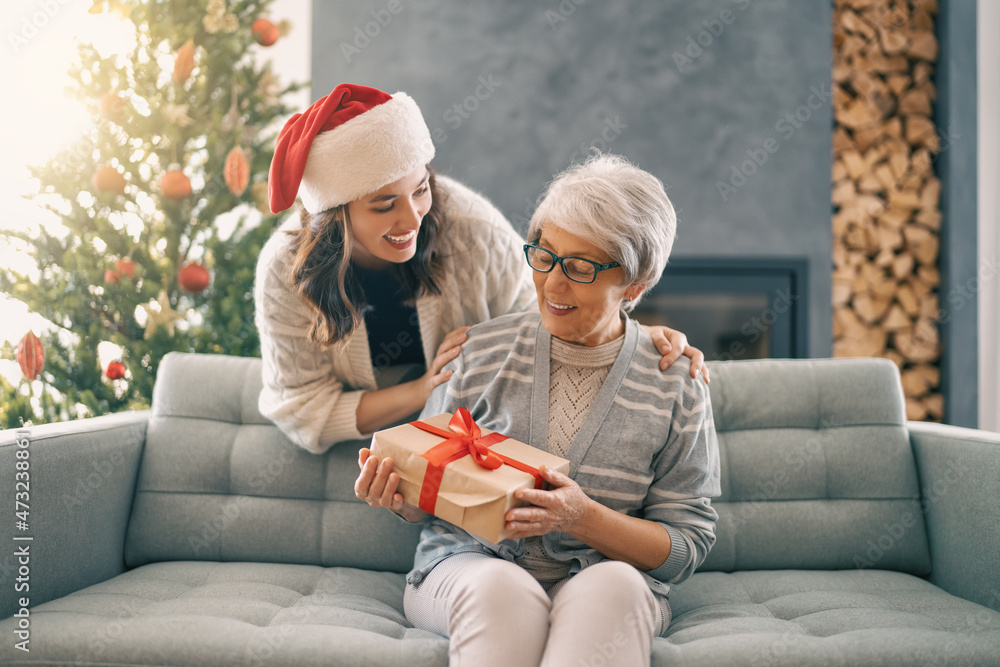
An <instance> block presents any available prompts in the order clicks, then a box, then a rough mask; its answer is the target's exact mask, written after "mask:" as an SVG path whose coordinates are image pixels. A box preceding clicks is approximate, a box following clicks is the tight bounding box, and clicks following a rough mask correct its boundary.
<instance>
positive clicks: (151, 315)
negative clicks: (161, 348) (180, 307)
mask: <svg viewBox="0 0 1000 667" xmlns="http://www.w3.org/2000/svg"><path fill="white" fill-rule="evenodd" d="M154 306H155V307H154ZM140 308H142V309H143V310H144V311H146V333H145V334H144V335H143V338H145V339H146V340H148V339H150V338H152V337H153V335H154V334H155V333H156V330H157V328H159V327H163V328H164V329H166V331H167V334H169V335H170V336H173V335H174V325H175V324H176V323H177V322H179V321H181V320H183V319H184V316H183V315H181V314H180V313H178V312H177V311H176V310H174V309H173V308H171V307H170V298H169V297H168V296H167V291H166V290H160V296H159V298H158V299H157V300H156V301H151V302H150V303H147V304H143V305H142V306H140Z"/></svg>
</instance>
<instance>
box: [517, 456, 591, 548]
mask: <svg viewBox="0 0 1000 667" xmlns="http://www.w3.org/2000/svg"><path fill="white" fill-rule="evenodd" d="M538 471H539V472H540V473H541V474H542V478H543V479H544V480H545V481H546V482H548V483H549V485H550V486H551V488H550V489H549V490H547V491H543V490H541V489H518V490H517V491H516V492H515V493H514V497H515V498H518V499H519V500H524V501H527V502H529V503H531V505H532V506H531V507H518V508H515V509H512V510H510V511H509V512H507V516H506V519H507V525H506V528H507V530H509V531H511V533H510V534H509V535H508V537H509V538H510V539H515V540H516V539H520V538H522V537H532V536H533V535H544V534H546V533H551V532H553V531H561V532H564V533H572V532H573V531H574V528H575V527H576V526H577V525H578V524H579V523H580V522H581V521H584V520H585V519H586V517H587V514H588V513H589V512H590V511H591V510H592V509H593V508H594V505H595V504H596V501H594V500H592V499H591V498H590V497H589V496H587V494H586V493H584V492H583V489H581V488H580V485H579V484H577V483H576V482H574V481H573V480H572V479H570V478H569V477H567V476H566V475H564V474H562V473H561V472H557V471H555V470H550V469H549V468H548V467H547V466H544V465H543V466H541V467H540V468H539V469H538Z"/></svg>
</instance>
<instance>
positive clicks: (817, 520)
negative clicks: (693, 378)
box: [701, 359, 930, 575]
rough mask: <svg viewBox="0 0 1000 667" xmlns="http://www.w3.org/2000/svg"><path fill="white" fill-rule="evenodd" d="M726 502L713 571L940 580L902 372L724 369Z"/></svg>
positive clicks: (757, 364) (759, 366)
mask: <svg viewBox="0 0 1000 667" xmlns="http://www.w3.org/2000/svg"><path fill="white" fill-rule="evenodd" d="M710 368H711V377H712V383H711V385H710V386H709V389H710V392H711V395H712V410H713V413H714V416H715V427H716V430H717V432H718V435H719V449H720V459H721V466H722V496H721V497H720V498H718V499H717V500H716V501H714V502H713V505H714V506H715V507H716V509H717V511H718V512H719V523H718V525H717V530H716V534H717V541H716V543H715V546H714V547H713V549H712V551H711V552H710V553H709V556H708V559H707V560H706V561H705V563H704V565H703V566H702V568H701V569H702V570H722V571H733V570H757V569H782V568H794V569H824V570H826V569H850V568H878V569H888V570H899V571H903V572H910V573H912V574H918V575H922V574H927V573H928V572H930V555H929V550H928V543H927V534H926V530H925V525H924V515H923V512H922V511H921V509H922V505H921V503H920V487H919V483H918V478H917V469H916V463H915V460H914V456H913V452H912V449H911V446H910V440H909V435H908V433H907V430H906V415H905V410H904V403H903V392H902V387H901V384H900V381H899V371H898V369H897V368H896V366H895V365H894V364H893V363H892V362H891V361H888V360H885V359H819V360H806V359H803V360H762V361H729V362H712V363H711V365H710Z"/></svg>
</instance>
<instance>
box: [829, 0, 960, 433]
mask: <svg viewBox="0 0 1000 667" xmlns="http://www.w3.org/2000/svg"><path fill="white" fill-rule="evenodd" d="M936 13H937V2H936V0H835V2H834V15H833V16H834V20H833V43H834V58H833V84H834V87H833V105H834V131H833V152H834V163H833V210H834V214H833V264H834V272H833V308H834V318H833V320H834V324H833V326H834V331H833V335H834V344H833V353H834V356H839V357H859V356H860V357H885V358H887V359H891V360H892V361H894V362H895V363H896V365H897V366H899V368H900V371H901V374H902V380H903V389H904V392H905V395H906V414H907V417H908V418H909V419H916V420H923V419H929V420H940V419H941V418H942V415H943V411H944V410H943V398H942V395H941V393H940V390H939V381H940V372H939V368H938V363H939V360H940V358H941V342H940V339H939V336H938V319H939V303H938V291H939V290H938V288H939V285H940V275H939V273H938V269H937V262H938V251H939V230H940V227H941V210H940V208H939V200H940V195H941V182H940V181H939V180H938V179H937V178H936V177H935V175H934V159H935V156H936V155H937V154H938V153H939V152H940V151H941V149H942V146H941V137H940V136H939V134H938V132H937V130H936V128H935V126H934V122H933V120H932V108H933V107H932V105H933V102H934V97H935V91H934V83H933V79H932V77H933V74H934V63H935V61H936V59H937V51H938V45H937V40H936V38H935V36H934V15H935V14H936Z"/></svg>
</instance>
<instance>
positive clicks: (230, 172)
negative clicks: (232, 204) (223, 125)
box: [222, 146, 250, 197]
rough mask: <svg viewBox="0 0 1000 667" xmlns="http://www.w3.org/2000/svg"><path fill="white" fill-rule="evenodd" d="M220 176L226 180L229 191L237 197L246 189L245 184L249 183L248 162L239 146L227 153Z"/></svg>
mask: <svg viewBox="0 0 1000 667" xmlns="http://www.w3.org/2000/svg"><path fill="white" fill-rule="evenodd" d="M222 176H223V178H225V179H226V185H227V186H228V187H229V191H230V192H232V193H233V194H234V195H236V196H237V197H239V196H240V195H241V194H243V192H244V191H245V190H246V189H247V184H249V183H250V162H249V161H248V160H247V156H246V153H244V152H243V150H242V149H241V148H240V147H239V146H237V147H236V148H234V149H233V150H231V151H229V155H227V156H226V166H225V168H224V169H223V170H222Z"/></svg>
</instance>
